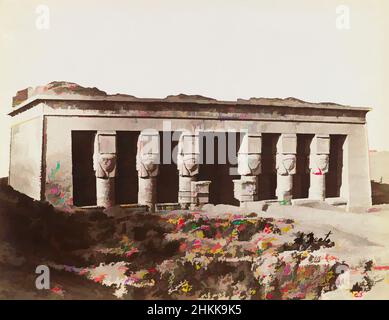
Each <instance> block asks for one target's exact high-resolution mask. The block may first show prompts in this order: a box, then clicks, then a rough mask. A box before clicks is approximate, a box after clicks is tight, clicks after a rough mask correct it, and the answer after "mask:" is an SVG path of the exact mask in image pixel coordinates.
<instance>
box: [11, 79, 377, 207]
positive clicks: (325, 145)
mask: <svg viewBox="0 0 389 320" xmlns="http://www.w3.org/2000/svg"><path fill="white" fill-rule="evenodd" d="M368 111H369V109H368V108H360V107H349V106H343V105H338V104H334V103H307V102H303V101H300V100H297V99H294V98H288V99H264V98H251V99H248V100H244V99H238V100H237V101H218V100H215V99H211V98H206V97H202V96H188V95H178V96H168V97H166V98H165V99H141V98H136V97H134V96H129V95H122V94H115V95H108V94H106V93H105V92H103V91H100V90H98V89H96V88H84V87H81V86H79V85H77V84H74V83H67V82H52V83H50V84H48V85H46V86H42V87H37V88H34V89H33V88H28V89H25V90H22V91H19V92H18V93H17V95H16V96H15V97H14V101H13V108H12V111H11V112H10V113H9V115H10V116H11V117H12V119H13V122H12V129H11V155H10V170H9V184H10V185H11V186H12V187H13V188H14V189H16V190H18V191H20V192H22V193H25V194H26V195H28V196H30V197H32V198H34V199H37V200H43V201H48V202H50V203H52V204H53V205H54V206H57V207H66V208H72V207H96V206H97V207H111V206H114V205H122V206H128V205H141V206H145V207H147V208H149V210H150V211H153V210H156V209H157V210H158V208H162V207H163V206H164V205H166V204H170V205H173V206H174V205H175V206H178V207H182V208H189V207H197V206H201V205H203V204H205V203H213V204H231V205H244V204H245V203H248V202H255V201H282V202H290V201H292V202H293V201H300V200H299V199H312V200H318V201H329V202H333V203H334V202H338V203H344V204H347V205H348V207H349V208H352V207H366V206H370V205H371V189H370V179H369V167H368V166H369V161H368V143H367V132H366V114H367V112H368ZM301 201H303V200H301Z"/></svg>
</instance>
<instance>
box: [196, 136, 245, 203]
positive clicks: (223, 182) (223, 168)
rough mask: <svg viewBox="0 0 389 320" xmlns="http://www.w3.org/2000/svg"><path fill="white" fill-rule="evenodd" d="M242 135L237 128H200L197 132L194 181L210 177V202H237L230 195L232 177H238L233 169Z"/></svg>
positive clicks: (235, 164)
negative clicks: (196, 174) (211, 129)
mask: <svg viewBox="0 0 389 320" xmlns="http://www.w3.org/2000/svg"><path fill="white" fill-rule="evenodd" d="M242 138H243V135H241V134H240V133H237V132H228V133H227V132H201V133H200V134H199V144H200V170H199V175H198V181H205V180H208V181H211V184H210V186H209V202H210V203H212V204H215V205H216V204H231V205H236V206H238V205H239V201H238V200H237V199H235V198H234V183H233V181H232V180H234V179H240V175H238V173H237V154H238V150H239V147H240V144H241V139H242ZM229 155H230V156H229ZM230 169H231V170H230Z"/></svg>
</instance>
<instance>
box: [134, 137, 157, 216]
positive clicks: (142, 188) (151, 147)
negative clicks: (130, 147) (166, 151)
mask: <svg viewBox="0 0 389 320" xmlns="http://www.w3.org/2000/svg"><path fill="white" fill-rule="evenodd" d="M137 149H138V150H137V154H136V168H137V170H138V203H139V204H140V205H146V206H147V207H148V208H149V210H150V211H151V212H154V211H155V204H156V198H157V175H158V173H159V162H160V159H159V157H160V152H159V133H158V132H157V131H155V130H150V131H148V130H145V131H142V132H141V133H140V135H139V138H138V144H137Z"/></svg>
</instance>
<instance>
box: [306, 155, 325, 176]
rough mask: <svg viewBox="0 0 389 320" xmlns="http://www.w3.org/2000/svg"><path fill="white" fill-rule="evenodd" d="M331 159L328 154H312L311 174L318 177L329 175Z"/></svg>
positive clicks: (310, 162) (310, 159)
mask: <svg viewBox="0 0 389 320" xmlns="http://www.w3.org/2000/svg"><path fill="white" fill-rule="evenodd" d="M329 158H330V157H329V155H328V154H311V155H310V156H309V168H310V169H311V173H313V174H317V175H320V174H325V173H328V169H329Z"/></svg>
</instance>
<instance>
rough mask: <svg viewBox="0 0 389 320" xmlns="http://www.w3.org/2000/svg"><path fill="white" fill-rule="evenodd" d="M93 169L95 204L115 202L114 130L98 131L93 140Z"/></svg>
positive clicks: (105, 206)
mask: <svg viewBox="0 0 389 320" xmlns="http://www.w3.org/2000/svg"><path fill="white" fill-rule="evenodd" d="M93 169H94V171H95V175H96V198H97V206H98V207H104V208H109V207H112V206H113V205H114V204H115V177H116V132H115V131H98V132H97V134H96V137H95V142H94V153H93Z"/></svg>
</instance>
